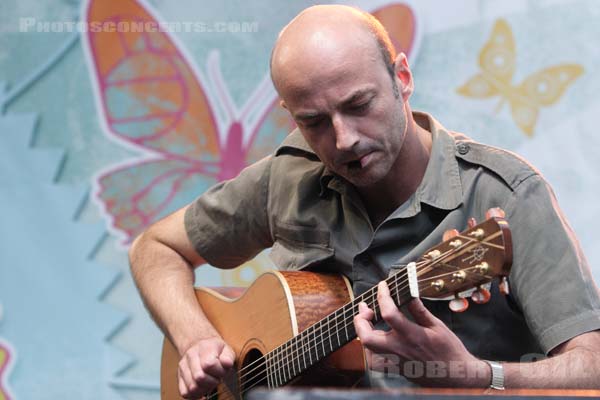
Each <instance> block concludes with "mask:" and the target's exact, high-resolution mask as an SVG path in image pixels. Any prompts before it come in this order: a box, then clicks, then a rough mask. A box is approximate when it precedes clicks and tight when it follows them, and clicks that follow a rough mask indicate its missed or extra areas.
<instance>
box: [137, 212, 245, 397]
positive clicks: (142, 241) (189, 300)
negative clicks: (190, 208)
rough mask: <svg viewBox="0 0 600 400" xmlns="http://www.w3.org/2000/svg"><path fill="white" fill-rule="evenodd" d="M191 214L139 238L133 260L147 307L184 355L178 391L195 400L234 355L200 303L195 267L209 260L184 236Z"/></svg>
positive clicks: (156, 226) (159, 225) (172, 218)
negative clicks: (207, 317) (186, 223)
mask: <svg viewBox="0 0 600 400" xmlns="http://www.w3.org/2000/svg"><path fill="white" fill-rule="evenodd" d="M186 208H187V207H185V208H182V209H180V210H179V211H177V212H175V213H173V214H171V215H169V216H167V217H166V218H164V219H162V220H160V221H158V222H157V223H155V224H154V225H152V226H151V227H150V228H149V229H148V230H147V231H145V232H144V233H142V234H141V235H140V236H139V237H137V238H136V239H135V241H134V242H133V244H132V246H131V248H130V250H129V260H130V265H131V272H132V275H133V279H134V281H135V283H136V285H137V287H138V290H139V291H140V294H141V296H142V299H143V301H144V304H145V305H146V307H147V308H148V310H149V311H150V313H151V315H152V317H153V318H154V320H155V321H156V322H157V323H158V325H159V326H160V327H161V329H162V330H163V332H164V333H165V335H167V336H168V337H169V339H170V340H171V342H172V343H173V345H174V346H175V347H176V348H177V350H178V352H179V354H180V355H181V361H180V362H179V368H178V376H179V391H180V392H181V395H182V396H183V397H186V398H191V397H198V396H199V395H201V394H204V393H206V392H207V391H209V390H210V389H212V388H213V387H214V386H215V385H216V384H217V382H218V380H219V379H220V378H221V377H222V376H223V375H224V374H225V373H226V371H227V369H229V368H230V367H231V366H232V365H233V361H234V359H235V354H234V352H233V350H231V348H230V347H229V346H228V345H227V344H226V343H225V342H224V341H223V339H222V338H221V336H220V335H219V334H218V332H217V331H216V330H215V329H214V327H213V326H212V325H211V324H210V322H209V321H208V320H207V319H206V317H205V316H204V313H203V312H202V310H201V308H200V306H199V305H198V302H197V300H196V296H195V294H194V267H196V266H198V265H200V264H203V263H204V260H203V259H202V257H201V256H200V255H199V254H198V253H197V252H196V251H195V249H194V247H193V246H192V244H191V243H190V241H189V239H188V237H187V234H186V232H185V227H184V214H185V210H186Z"/></svg>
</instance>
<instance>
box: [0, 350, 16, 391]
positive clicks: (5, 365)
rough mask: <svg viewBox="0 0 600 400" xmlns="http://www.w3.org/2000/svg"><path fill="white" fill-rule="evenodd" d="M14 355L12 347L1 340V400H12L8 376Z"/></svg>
mask: <svg viewBox="0 0 600 400" xmlns="http://www.w3.org/2000/svg"><path fill="white" fill-rule="evenodd" d="M13 354H14V351H11V350H10V346H9V345H8V344H7V343H5V342H4V341H3V340H2V339H0V400H10V399H12V397H11V396H10V393H9V390H8V374H9V372H10V367H11V365H12V355H13Z"/></svg>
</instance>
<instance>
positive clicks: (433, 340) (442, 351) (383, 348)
mask: <svg viewBox="0 0 600 400" xmlns="http://www.w3.org/2000/svg"><path fill="white" fill-rule="evenodd" d="M377 300H378V304H379V307H380V309H381V316H382V318H383V319H384V320H385V321H386V323H387V324H388V325H389V326H390V328H391V330H390V331H387V332H384V331H380V330H374V329H373V327H372V325H371V324H370V321H371V319H372V318H373V311H372V310H371V309H369V308H368V307H366V305H364V304H361V307H360V312H359V314H358V316H356V317H355V320H354V321H355V322H354V323H355V326H356V332H357V334H358V336H359V337H360V339H361V342H362V343H363V345H364V346H365V347H366V348H367V350H368V351H369V352H370V353H371V354H372V353H375V354H379V355H383V356H386V355H387V357H390V355H393V357H394V359H397V360H398V361H399V365H398V366H396V367H399V368H400V373H401V374H402V373H403V371H404V368H403V367H404V365H405V364H404V363H405V362H406V361H411V362H415V361H416V362H417V363H420V364H421V370H422V371H423V374H422V375H421V376H418V377H416V378H414V379H412V380H413V381H415V382H416V383H419V384H421V385H423V386H446V387H481V388H485V387H488V386H489V385H490V383H491V370H490V367H489V366H488V365H487V363H485V362H484V361H482V360H479V359H477V358H476V357H475V356H473V355H472V354H471V353H469V352H468V351H467V349H466V348H465V347H464V345H463V344H462V342H461V341H460V339H459V338H458V337H457V336H456V335H455V334H454V333H453V332H452V331H451V330H450V329H448V327H447V326H446V325H444V323H443V322H442V321H440V320H439V319H438V318H436V317H435V316H434V315H433V314H431V313H430V312H429V310H427V309H426V308H425V306H424V305H423V303H422V302H421V301H420V300H419V299H414V300H413V301H411V302H410V303H409V305H408V310H409V312H410V313H411V315H412V316H413V319H414V322H413V321H409V320H408V319H407V318H406V316H404V314H402V313H401V312H400V310H399V309H398V308H397V307H396V305H395V304H394V301H393V300H392V298H391V297H390V294H389V289H388V287H387V285H385V283H380V285H379V292H378V297H377ZM550 355H551V357H549V358H547V359H544V360H540V361H536V362H530V363H503V366H504V371H505V386H506V387H507V388H599V387H600V331H593V332H588V333H584V334H581V335H579V336H576V337H574V338H572V339H570V340H568V341H566V342H565V343H563V344H561V345H560V346H557V347H556V348H555V349H553V350H552V352H551V354H550ZM428 365H429V366H434V369H431V368H429V369H428Z"/></svg>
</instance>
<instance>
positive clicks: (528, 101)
mask: <svg viewBox="0 0 600 400" xmlns="http://www.w3.org/2000/svg"><path fill="white" fill-rule="evenodd" d="M478 63H479V67H480V68H481V72H480V73H478V74H476V75H475V76H473V77H472V78H471V79H469V80H468V81H467V82H466V83H465V84H464V85H462V86H461V87H459V88H458V89H457V92H458V93H459V94H461V95H463V96H466V97H471V98H478V99H484V98H490V97H496V96H499V97H500V104H499V108H500V107H501V106H502V105H503V104H504V103H505V102H508V103H509V105H510V109H511V114H512V118H513V120H514V121H515V123H516V124H517V125H518V126H519V128H520V129H521V130H522V131H523V132H525V133H526V134H527V135H528V136H533V131H534V128H535V124H536V122H537V120H538V114H539V111H540V108H541V107H545V106H549V105H551V104H554V103H556V102H557V101H558V100H559V99H560V98H561V96H562V95H563V93H564V92H565V90H566V89H567V88H568V87H569V85H570V84H571V83H572V82H573V81H574V80H575V79H577V78H578V77H579V76H580V75H581V74H583V67H581V66H580V65H578V64H559V65H554V66H551V67H547V68H544V69H542V70H540V71H537V72H535V73H533V74H531V75H529V76H528V77H526V78H525V79H524V80H523V82H521V83H520V84H518V85H513V84H512V80H513V75H514V72H515V66H516V51H515V41H514V38H513V34H512V31H511V29H510V26H509V25H508V23H507V22H506V21H505V20H503V19H499V20H497V21H496V23H495V24H494V27H493V28H492V33H491V36H490V38H489V39H488V41H487V42H486V43H485V44H484V46H483V48H482V49H481V51H480V52H479V59H478Z"/></svg>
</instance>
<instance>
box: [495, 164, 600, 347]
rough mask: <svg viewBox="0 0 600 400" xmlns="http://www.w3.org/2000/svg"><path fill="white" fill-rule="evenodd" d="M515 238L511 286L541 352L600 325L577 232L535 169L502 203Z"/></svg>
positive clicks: (595, 290) (599, 308) (595, 291)
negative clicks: (534, 173)
mask: <svg viewBox="0 0 600 400" xmlns="http://www.w3.org/2000/svg"><path fill="white" fill-rule="evenodd" d="M505 210H506V212H507V214H506V217H507V220H508V222H509V224H510V228H511V233H512V242H513V267H512V270H511V274H510V283H511V289H512V290H513V293H514V295H515V298H516V299H517V301H518V303H519V304H520V306H521V308H522V311H523V313H524V315H525V318H526V320H527V323H528V325H529V328H530V329H531V331H532V333H533V334H534V335H535V337H537V338H538V341H539V344H540V346H541V348H542V349H543V351H544V352H546V353H548V352H549V351H550V350H552V349H553V348H554V347H556V346H558V345H559V344H561V343H563V342H565V341H567V340H569V339H571V338H573V337H575V336H578V335H580V334H582V333H585V332H589V331H592V330H596V329H600V297H599V293H598V288H597V287H596V285H595V284H594V281H593V277H592V274H591V272H590V269H589V266H588V263H587V260H586V259H585V256H584V255H583V252H582V250H581V247H580V245H579V242H578V240H577V238H576V236H575V233H574V232H573V230H572V229H571V227H570V226H569V224H568V222H567V221H566V218H565V216H564V215H563V213H562V212H561V210H560V209H559V207H558V204H557V201H556V198H555V196H554V193H553V192H552V189H551V188H550V187H549V185H548V183H547V182H546V181H545V180H544V179H543V178H542V177H541V176H539V175H537V174H536V175H532V176H530V177H529V178H527V179H526V180H524V181H523V182H522V183H521V184H520V185H519V186H517V188H516V189H515V191H514V192H513V194H512V197H511V198H510V200H509V201H508V203H507V204H506V206H505Z"/></svg>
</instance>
